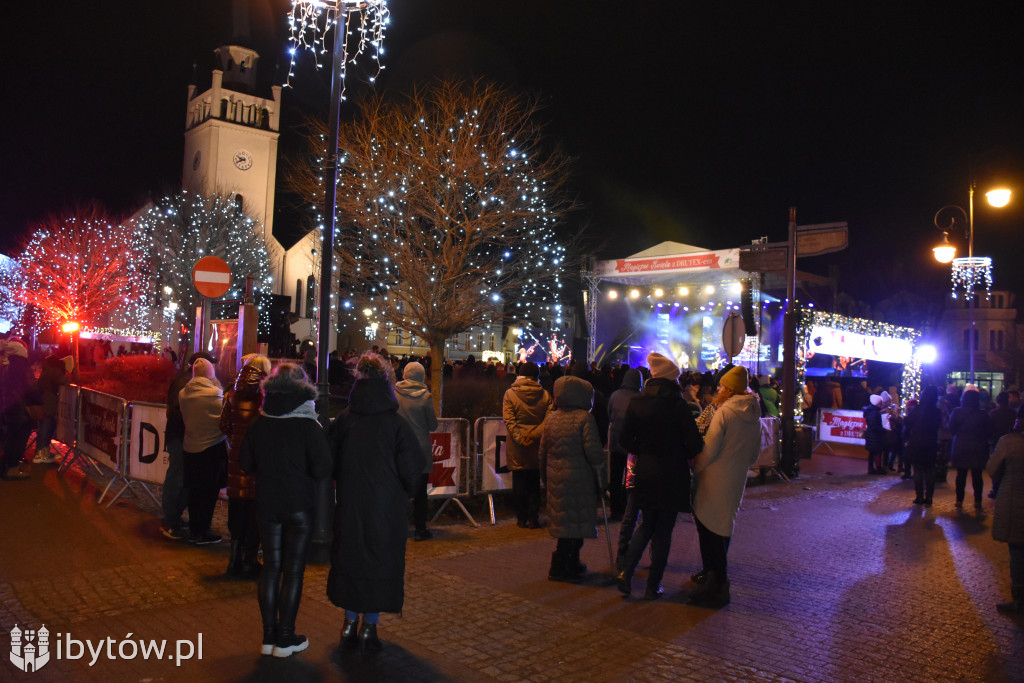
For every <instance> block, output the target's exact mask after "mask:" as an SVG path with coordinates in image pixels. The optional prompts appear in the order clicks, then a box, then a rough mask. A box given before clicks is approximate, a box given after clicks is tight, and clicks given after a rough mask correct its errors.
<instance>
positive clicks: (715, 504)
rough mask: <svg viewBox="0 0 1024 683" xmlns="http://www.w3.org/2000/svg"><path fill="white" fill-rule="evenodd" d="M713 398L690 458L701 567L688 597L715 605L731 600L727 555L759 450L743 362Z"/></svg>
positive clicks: (756, 412)
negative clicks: (715, 407) (697, 450)
mask: <svg viewBox="0 0 1024 683" xmlns="http://www.w3.org/2000/svg"><path fill="white" fill-rule="evenodd" d="M715 403H717V404H718V410H717V411H715V416H714V418H712V421H711V426H710V427H708V433H707V435H706V436H705V437H704V449H703V450H702V451H701V452H700V455H698V456H697V457H696V458H695V459H694V463H693V479H694V491H695V493H694V498H693V518H694V521H695V522H696V524H697V535H698V538H699V539H700V556H701V560H702V561H703V563H704V569H703V571H701V572H698V573H697V574H696V575H694V576H693V577H692V578H693V580H694V582H695V583H697V584H698V587H697V590H696V591H694V593H693V594H691V595H690V598H689V602H690V604H692V605H702V606H705V607H716V608H717V607H723V606H725V605H727V604H729V577H728V574H727V563H726V554H727V553H728V552H729V541H730V539H731V538H732V531H733V525H734V524H735V521H736V512H737V510H739V507H740V501H742V500H743V491H744V489H745V488H746V485H747V470H749V469H750V468H751V467H752V466H753V464H754V462H756V461H757V457H758V455H760V452H761V406H760V404H759V402H758V397H757V395H756V394H753V393H751V392H750V389H749V385H748V379H747V369H746V368H745V367H743V366H742V365H737V366H736V367H734V368H732V369H731V370H729V372H727V373H725V374H724V375H722V378H721V379H720V380H719V384H718V392H717V393H716V394H715Z"/></svg>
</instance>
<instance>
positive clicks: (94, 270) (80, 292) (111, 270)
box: [11, 208, 148, 328]
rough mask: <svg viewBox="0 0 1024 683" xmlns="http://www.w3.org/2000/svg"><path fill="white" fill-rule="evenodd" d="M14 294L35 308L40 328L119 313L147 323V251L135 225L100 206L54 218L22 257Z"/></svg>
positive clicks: (86, 322)
mask: <svg viewBox="0 0 1024 683" xmlns="http://www.w3.org/2000/svg"><path fill="white" fill-rule="evenodd" d="M16 260H17V263H18V266H19V268H18V269H17V273H16V275H15V279H16V281H15V282H12V283H11V284H12V285H13V286H12V290H11V297H12V298H13V299H14V300H16V301H18V302H20V303H22V304H24V305H26V306H32V307H34V308H35V310H36V327H37V328H43V327H46V326H48V325H50V324H53V323H57V322H61V321H65V320H76V321H78V322H80V323H82V324H84V325H94V326H95V325H99V324H102V322H103V321H104V317H105V316H106V315H107V314H109V313H111V312H113V311H118V312H120V313H121V314H123V315H124V316H125V317H126V319H127V320H129V321H133V322H137V323H142V322H143V316H144V309H145V305H146V293H147V290H148V275H147V273H146V270H147V265H146V263H147V260H148V252H147V250H146V249H145V248H144V246H143V245H142V244H141V243H140V241H139V239H138V237H137V233H136V231H135V230H133V229H132V228H130V227H127V226H124V225H119V224H117V223H116V222H115V221H111V220H109V219H108V218H107V217H105V216H103V215H102V213H101V212H100V211H99V210H98V209H96V208H84V209H80V210H78V211H76V212H75V213H74V215H71V216H65V217H51V218H49V219H47V220H46V221H44V222H43V223H42V224H40V225H39V226H38V227H37V228H36V230H35V232H34V233H33V234H32V237H31V239H30V241H29V243H28V245H27V246H26V247H25V249H24V251H23V252H22V253H21V255H20V256H18V257H17V259H16Z"/></svg>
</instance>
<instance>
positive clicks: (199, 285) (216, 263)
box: [192, 256, 231, 353]
mask: <svg viewBox="0 0 1024 683" xmlns="http://www.w3.org/2000/svg"><path fill="white" fill-rule="evenodd" d="M192 283H193V284H195V286H196V290H198V292H199V293H200V294H202V295H203V303H202V305H201V306H199V307H198V308H197V309H196V331H195V336H194V338H193V343H192V351H193V353H198V352H199V351H202V350H203V342H204V339H205V337H206V321H207V318H208V316H207V314H206V311H207V308H208V306H209V300H210V299H216V298H217V297H221V296H224V295H225V294H226V293H227V291H228V289H230V288H231V268H230V267H229V266H228V264H227V263H225V262H224V259H222V258H218V257H216V256H204V257H203V258H201V259H199V260H198V261H196V265H194V266H193V267H192Z"/></svg>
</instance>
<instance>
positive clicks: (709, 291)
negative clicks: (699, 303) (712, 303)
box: [704, 285, 715, 294]
mask: <svg viewBox="0 0 1024 683" xmlns="http://www.w3.org/2000/svg"><path fill="white" fill-rule="evenodd" d="M704 293H705V294H714V293H715V286H714V285H708V286H707V287H705V288H704Z"/></svg>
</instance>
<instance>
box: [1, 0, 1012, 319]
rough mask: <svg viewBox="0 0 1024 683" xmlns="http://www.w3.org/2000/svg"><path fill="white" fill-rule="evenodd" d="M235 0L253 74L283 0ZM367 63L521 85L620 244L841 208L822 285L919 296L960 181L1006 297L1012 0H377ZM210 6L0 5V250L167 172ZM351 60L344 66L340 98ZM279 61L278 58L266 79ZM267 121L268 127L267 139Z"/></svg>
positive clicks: (117, 1)
mask: <svg viewBox="0 0 1024 683" xmlns="http://www.w3.org/2000/svg"><path fill="white" fill-rule="evenodd" d="M287 4H288V3H287V2H284V1H282V0H254V2H252V3H251V9H252V14H253V21H252V26H251V37H252V42H253V43H254V45H255V47H257V49H259V50H260V53H261V56H262V60H261V67H262V68H263V69H264V73H265V74H266V76H267V79H268V80H267V82H268V83H269V82H270V80H272V78H273V75H274V71H275V70H274V67H275V65H276V64H277V63H278V62H281V63H282V66H283V65H284V61H285V60H286V56H285V48H286V23H285V16H286V7H287ZM389 4H390V7H391V11H392V26H391V28H390V30H389V32H388V35H387V38H386V49H387V55H386V56H385V64H386V67H387V69H386V71H385V72H384V74H383V75H382V77H381V78H380V79H379V86H380V87H385V88H390V89H395V90H400V89H402V88H405V87H407V86H408V85H409V84H411V83H413V82H416V81H418V80H422V79H430V78H435V77H438V76H442V77H443V76H446V75H458V76H463V77H482V78H487V79H491V80H495V81H497V82H500V83H502V84H505V85H508V86H510V87H512V88H515V89H518V90H523V91H526V92H528V93H531V94H536V95H538V96H540V97H541V98H542V99H543V100H544V101H545V103H546V104H547V107H546V109H545V110H544V112H543V116H544V118H546V119H547V122H548V134H549V136H550V138H551V140H552V142H555V143H558V144H560V145H562V146H563V147H564V148H565V149H567V150H568V151H569V152H570V153H571V154H572V155H573V156H575V157H577V159H578V163H577V172H576V174H575V175H574V177H573V179H572V186H573V188H574V191H575V192H576V193H577V194H578V196H579V198H580V200H581V201H582V202H583V203H584V204H585V207H586V208H585V209H584V210H583V211H580V212H579V213H578V214H576V215H575V216H573V217H572V221H571V226H572V228H573V229H585V230H586V231H587V234H588V235H589V236H590V237H592V238H593V240H594V242H595V243H599V244H604V248H603V250H602V252H601V255H602V256H603V257H609V258H610V257H622V256H627V255H629V254H632V253H634V252H636V251H639V250H641V249H644V248H646V247H649V246H652V245H654V244H657V243H658V242H661V241H663V240H675V241H679V242H685V243H689V244H696V245H700V246H703V247H707V248H711V249H717V248H728V247H736V246H740V245H743V244H747V243H749V241H750V240H751V239H756V238H758V237H760V236H767V237H768V238H769V240H771V241H780V240H783V239H785V235H786V224H787V215H788V207H790V206H795V207H797V219H798V223H800V224H811V223H824V222H833V221H847V222H848V223H849V225H850V248H849V249H848V250H847V251H846V252H844V253H842V254H837V255H832V256H828V257H819V258H815V259H804V260H801V262H800V268H801V269H806V270H811V271H815V272H825V270H826V269H827V267H828V266H829V265H839V266H840V267H841V271H840V290H841V291H844V292H847V293H849V294H852V295H854V296H856V297H859V298H861V299H863V300H865V301H867V302H868V303H875V302H877V301H878V300H880V299H882V298H884V297H885V296H887V295H888V294H889V293H891V292H892V291H894V290H895V289H898V288H902V287H910V288H917V289H922V290H926V289H927V288H928V287H931V288H932V291H935V292H941V291H942V290H944V289H945V288H946V282H947V281H948V272H949V271H948V267H943V266H939V265H938V264H936V263H935V262H934V261H933V260H932V259H931V252H930V247H931V246H933V245H934V243H935V242H937V241H938V239H939V238H940V237H941V235H940V233H939V232H938V230H936V229H935V228H934V226H933V223H932V220H933V216H934V214H935V212H936V211H937V210H938V209H939V208H940V207H942V206H943V205H946V204H961V205H963V206H964V207H965V208H966V202H967V188H968V182H969V168H970V160H971V159H972V158H973V159H974V160H975V163H974V166H975V169H976V176H977V178H978V183H979V189H982V188H983V186H985V185H986V184H987V182H988V181H989V180H990V179H992V178H993V177H994V176H996V175H1000V176H1001V177H1003V178H1004V179H1005V181H1006V182H1008V183H1011V184H1013V185H1015V187H1016V188H1017V189H1018V194H1017V201H1016V202H1014V203H1013V204H1011V207H1009V208H1008V209H1004V210H1002V211H996V210H993V209H989V208H987V207H984V206H982V205H981V202H976V207H977V213H976V221H975V227H976V231H975V239H976V253H977V254H979V255H992V256H993V257H994V259H995V278H996V287H997V288H999V287H1005V288H1013V289H1016V290H1018V291H1020V292H1022V293H1024V268H1021V267H1020V266H1019V265H1018V264H1017V261H1018V259H1016V258H1015V255H1016V252H1017V251H1018V250H1019V247H1018V245H1019V244H1021V240H1020V239H1019V237H1018V234H1019V232H1020V230H1021V228H1022V227H1024V173H1022V172H1021V171H1022V167H1024V125H1022V121H1024V88H1022V87H1021V84H1022V83H1024V74H1022V67H1024V40H1022V38H1021V33H1020V31H1021V27H1022V26H1024V3H1020V2H977V1H975V2H900V3H880V2H828V3H820V2H818V3H804V2H785V3H766V2H748V3H738V2H728V3H710V2H705V3H694V2H689V1H683V0H673V1H671V2H647V3H624V2H604V1H601V0H597V1H590V2H583V1H580V0H549V2H522V1H521V2H507V1H503V2H499V1H485V0H457V1H456V0H392V1H391V2H390V3H389ZM229 8H230V5H229V3H228V2H226V1H224V0H181V1H172V2H163V3H157V2H153V1H145V2H139V0H104V1H103V2H99V3H81V2H71V1H70V0H58V1H57V2H50V3H42V4H30V3H3V6H2V9H0V21H2V22H3V25H4V26H5V27H6V30H5V32H4V33H5V39H4V41H0V45H2V46H0V51H2V55H3V58H2V62H0V73H2V74H3V84H4V90H5V96H4V98H3V99H4V104H3V106H2V107H0V111H2V120H0V131H2V135H3V136H4V139H3V150H4V155H3V161H4V163H3V165H2V171H0V172H2V174H3V177H2V182H0V251H3V252H5V253H11V252H14V251H16V250H17V248H18V244H19V240H22V239H24V237H25V236H26V234H27V232H28V231H29V229H30V227H31V225H32V223H33V221H35V220H38V219H40V218H42V217H43V216H45V215H46V214H48V213H54V212H56V213H60V212H61V211H64V210H66V208H67V207H69V206H74V205H76V204H81V203H84V202H87V201H97V202H99V203H100V204H101V205H103V206H105V207H107V208H108V209H109V210H110V211H111V212H112V213H115V214H116V213H119V212H130V211H131V210H133V209H134V208H136V207H137V206H138V205H139V204H140V203H141V202H142V201H144V200H145V199H146V197H147V196H150V195H151V194H162V193H164V192H167V191H174V190H176V189H177V187H178V185H179V183H180V176H181V163H182V145H183V132H184V130H183V128H184V120H185V115H184V114H185V96H186V88H187V85H188V83H189V82H190V81H191V79H192V77H193V76H192V74H193V69H192V64H193V61H196V62H197V64H198V82H199V84H200V87H201V88H205V87H206V85H207V84H208V79H209V72H210V69H211V68H212V66H213V54H212V51H213V49H214V48H215V47H217V46H218V45H219V44H222V43H223V42H226V41H227V39H228V38H230V36H231V33H232V28H231V23H230V11H229ZM369 69H370V63H369V62H366V63H365V64H362V65H361V66H357V67H356V68H355V69H354V70H352V71H351V72H350V82H349V88H350V96H351V97H356V96H358V94H359V92H360V90H361V88H363V87H364V86H362V85H360V83H359V82H358V79H359V77H360V76H362V75H363V74H365V73H367V72H368V71H369ZM280 73H281V74H282V77H283V73H284V72H283V70H282V71H281V72H280ZM328 79H329V76H328V74H327V73H325V72H324V73H317V72H315V71H313V68H312V66H311V64H310V63H308V61H307V62H304V63H302V64H301V65H300V67H299V76H298V78H297V79H296V81H295V83H294V85H295V87H294V88H292V89H290V90H287V91H286V95H285V104H286V107H290V109H289V110H288V111H286V119H285V120H286V123H288V122H294V121H296V120H297V119H298V112H300V111H306V112H308V111H314V110H317V109H321V110H326V106H327V100H328V84H329V80H328ZM287 143H288V134H287V132H285V133H284V134H283V136H282V149H283V150H284V151H285V153H287V149H288V144H287Z"/></svg>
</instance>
